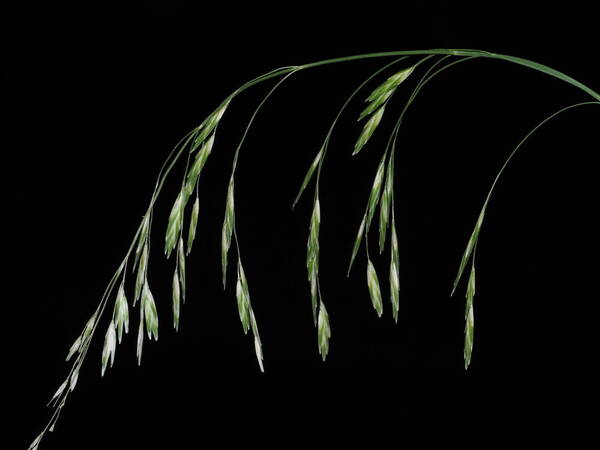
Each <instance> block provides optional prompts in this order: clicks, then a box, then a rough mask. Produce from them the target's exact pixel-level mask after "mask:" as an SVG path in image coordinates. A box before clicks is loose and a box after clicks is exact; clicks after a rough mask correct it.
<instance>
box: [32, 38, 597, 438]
mask: <svg viewBox="0 0 600 450" xmlns="http://www.w3.org/2000/svg"><path fill="white" fill-rule="evenodd" d="M384 57H391V58H395V59H394V60H393V61H392V62H390V63H388V64H386V65H384V66H383V67H381V68H379V69H378V70H377V71H376V72H374V73H373V74H372V75H371V76H369V77H368V78H367V79H366V80H365V81H363V82H362V84H360V85H359V86H358V88H356V90H354V92H353V93H352V94H351V95H350V96H349V97H348V99H347V100H346V101H345V103H344V104H343V106H342V107H341V108H340V109H339V111H338V113H337V115H336V116H335V119H334V120H333V122H332V124H331V126H330V127H329V129H328V131H327V133H326V135H325V139H324V141H323V142H322V144H321V145H319V146H315V148H318V151H317V153H316V155H315V156H314V157H313V158H312V159H311V162H310V165H309V168H308V171H307V173H306V175H305V177H304V179H303V181H302V183H301V186H300V189H299V192H298V195H297V196H296V198H295V200H294V202H293V206H295V205H296V204H297V203H298V201H299V200H300V198H301V196H302V194H303V193H304V192H305V190H306V189H307V187H308V186H309V184H310V183H311V181H313V180H314V181H315V183H314V184H315V189H314V197H313V202H312V210H311V215H310V220H309V227H308V239H307V253H306V269H307V278H308V284H309V295H310V299H311V311H312V316H313V322H314V325H315V327H316V330H317V348H318V352H319V354H320V355H321V358H322V359H323V360H325V359H326V357H327V355H328V353H329V352H330V338H331V326H330V316H329V313H328V311H327V309H326V307H325V302H324V299H323V295H322V292H321V285H320V282H319V277H320V271H319V259H320V252H321V242H320V228H321V218H322V211H321V203H320V200H319V187H320V183H319V182H320V177H321V173H322V169H323V164H324V161H325V159H326V155H327V151H328V148H329V145H330V142H331V138H332V132H333V130H334V127H335V126H336V124H337V122H338V121H339V120H340V117H341V116H342V113H343V112H344V111H345V110H346V109H347V107H348V105H349V104H350V103H351V101H352V100H353V99H354V98H355V96H356V95H358V93H360V92H362V90H363V89H364V88H365V87H367V86H368V85H369V84H370V83H371V81H373V80H374V79H375V78H377V77H379V76H380V75H382V74H384V75H385V79H383V81H380V83H379V84H378V85H377V86H375V87H374V88H373V89H372V90H371V91H370V93H369V95H368V96H367V97H366V100H365V102H366V105H364V106H363V107H362V110H361V112H360V114H359V116H358V120H359V121H363V120H364V121H365V122H364V125H362V129H361V130H360V133H359V135H358V138H357V140H356V143H355V145H354V148H353V149H352V152H351V153H352V154H353V155H357V154H359V153H361V152H362V150H363V148H364V147H365V146H366V145H367V143H369V141H370V140H371V138H372V136H373V135H374V133H375V132H376V131H377V129H378V127H379V125H380V124H381V123H382V121H383V120H384V119H385V117H386V116H389V115H390V114H393V113H392V112H391V111H393V108H392V104H391V102H392V100H393V98H394V97H395V96H396V95H397V94H398V95H399V94H401V93H402V92H403V91H404V87H405V86H406V85H408V84H409V83H411V81H412V80H413V79H415V75H416V73H417V72H419V71H420V66H421V65H423V67H426V69H425V71H424V73H423V74H422V75H421V77H420V78H418V81H417V82H416V83H415V85H414V87H413V89H412V91H411V93H410V95H409V96H408V99H407V100H406V102H405V105H404V107H403V109H402V110H401V112H400V114H399V115H398V117H397V120H396V123H395V126H394V127H393V130H392V132H391V133H390V136H389V138H388V141H387V145H386V146H385V148H384V149H383V153H382V155H381V156H380V157H379V163H378V165H377V169H376V171H375V173H374V174H373V183H372V185H371V190H370V192H369V195H368V198H367V199H366V200H367V201H366V205H365V210H364V214H363V215H362V219H361V221H360V224H359V226H358V232H357V234H356V238H355V240H354V245H353V246H352V249H351V252H350V263H349V266H348V275H349V274H350V270H351V268H352V266H353V264H354V263H355V261H356V258H357V256H358V252H359V249H360V247H361V245H362V243H363V242H364V244H365V253H366V274H367V280H366V281H367V282H366V285H367V290H368V294H369V297H370V299H371V304H372V306H373V308H374V309H375V312H376V314H377V315H378V316H382V315H383V312H384V302H383V296H382V289H381V288H382V286H381V284H380V277H379V276H378V274H377V270H376V264H375V263H376V262H377V261H375V258H372V257H371V256H370V254H369V242H368V236H369V231H370V228H371V224H372V222H373V219H374V218H375V217H376V215H377V213H378V211H377V208H379V214H378V219H379V226H378V234H379V237H378V247H379V253H380V254H382V253H384V252H385V249H386V243H389V245H388V247H389V250H390V256H389V277H388V281H389V299H390V303H391V308H392V317H393V318H394V320H395V321H396V322H397V321H398V316H399V314H400V252H399V241H398V233H397V229H396V215H397V213H396V210H395V199H394V166H395V155H396V149H397V142H398V137H399V130H400V125H401V123H402V121H403V118H404V116H405V114H406V112H407V110H408V107H409V106H410V105H411V104H412V102H413V101H414V100H415V98H416V97H417V95H418V93H419V92H420V91H421V90H422V88H423V87H424V86H425V85H426V84H427V83H428V82H429V81H431V80H432V79H433V78H434V77H436V76H437V75H438V74H440V73H441V72H442V71H444V70H446V69H448V68H450V67H452V66H454V65H455V64H458V63H461V62H463V61H468V60H473V59H478V58H491V59H497V60H501V61H505V62H509V63H512V64H516V65H518V66H523V67H527V68H529V69H533V70H536V71H538V72H541V73H544V74H546V75H549V76H551V77H554V78H556V79H558V80H560V81H562V82H565V83H567V84H570V85H572V86H574V87H576V88H578V89H580V90H581V91H582V92H584V93H585V94H586V95H588V96H591V97H592V99H593V100H591V101H584V102H580V103H576V104H573V105H569V106H567V107H564V108H562V109H560V110H559V111H557V112H555V113H553V114H552V115H550V116H549V117H547V118H546V119H544V120H543V121H541V122H540V123H539V124H538V125H537V126H536V127H534V128H533V129H532V130H531V131H530V132H529V133H528V134H527V135H526V136H525V137H524V138H523V139H522V140H521V141H520V142H519V144H518V145H517V146H516V147H515V148H514V149H513V150H512V152H511V153H510V154H509V156H508V158H507V159H506V161H505V163H504V164H503V166H502V167H501V168H500V170H499V172H498V173H497V175H496V177H495V179H494V181H493V183H492V185H491V188H490V190H489V192H488V194H487V196H486V198H485V201H484V203H483V207H482V209H481V211H480V213H479V216H478V218H477V221H476V223H475V226H474V229H473V231H472V233H471V235H470V237H469V239H468V241H467V245H466V248H465V250H464V252H463V255H462V258H461V260H460V263H459V267H458V273H457V275H456V277H455V280H454V284H453V287H452V293H451V295H452V294H454V292H455V291H456V289H457V287H458V285H459V283H460V281H461V279H462V278H463V275H464V272H465V270H466V269H467V267H469V264H470V273H469V277H468V280H467V286H466V293H465V297H466V302H465V327H464V334H465V339H464V351H463V353H464V367H465V369H467V368H468V367H469V365H470V363H471V361H472V358H473V348H474V346H473V344H474V337H475V336H474V330H475V327H474V322H475V321H474V311H475V309H474V298H475V256H476V251H477V247H478V244H479V238H480V235H481V230H482V226H483V222H484V218H485V213H486V210H487V208H488V207H489V202H490V198H491V195H492V192H493V190H494V188H495V186H496V184H497V182H498V180H499V178H500V176H501V174H502V173H503V171H504V169H505V168H506V166H507V164H508V163H509V162H510V161H511V159H512V158H513V156H514V155H515V154H516V152H517V151H518V149H519V148H520V147H521V146H522V145H523V143H524V142H525V141H526V140H527V139H528V138H529V137H530V136H531V135H532V134H533V133H534V132H535V131H537V130H538V129H539V128H540V127H541V126H542V125H544V124H545V123H547V122H548V121H549V120H551V119H553V118H555V117H556V116H558V115H559V114H562V113H564V112H566V111H569V110H571V109H573V108H577V107H581V106H584V105H600V94H598V93H597V92H596V91H594V90H593V89H591V88H589V87H588V86H585V85H584V84H582V83H580V82H579V81H577V80H574V79H573V78H571V77H569V76H568V75H565V74H564V73H562V72H559V71H557V70H555V69H552V68H550V67H548V66H545V65H543V64H539V63H537V62H534V61H530V60H527V59H523V58H519V57H514V56H508V55H501V54H497V53H492V52H486V51H482V50H465V49H432V50H409V51H394V52H383V53H370V54H363V55H355V56H348V57H342V58H335V59H329V60H323V61H318V62H314V63H310V64H305V65H302V66H286V67H282V68H279V69H275V70H272V71H270V72H267V73H265V74H264V75H261V76H258V77H256V78H254V79H253V80H250V81H248V82H247V83H244V84H243V85H241V86H240V87H239V88H238V89H236V90H235V91H234V92H233V93H232V94H231V95H229V96H228V97H226V98H225V100H224V101H223V102H221V103H220V104H219V105H218V106H217V107H216V108H215V110H214V111H212V112H211V113H210V114H208V116H207V117H206V119H205V120H204V121H203V122H202V123H201V124H200V125H198V126H197V127H195V128H194V129H192V130H191V131H190V132H189V133H187V134H186V135H185V136H184V137H183V138H182V139H181V140H180V141H179V142H178V143H177V144H176V145H175V147H174V148H173V150H172V151H171V153H170V154H169V155H168V157H167V159H166V161H165V163H164V164H163V166H162V167H161V169H160V171H159V174H158V178H157V181H156V184H155V186H154V190H153V192H152V196H151V199H150V203H149V205H148V207H147V208H146V210H145V213H144V214H143V216H142V219H141V222H140V224H139V226H138V228H137V230H136V232H135V235H134V236H133V239H132V242H131V244H130V246H129V248H128V249H127V251H126V253H125V256H124V258H123V260H122V261H121V262H120V264H119V266H118V268H117V270H116V271H115V273H114V274H113V276H112V277H111V279H110V281H109V283H108V285H107V287H106V289H105V291H104V293H103V295H102V296H101V298H100V301H99V303H98V305H97V307H96V309H95V310H94V311H93V312H92V314H91V316H90V317H89V319H88V320H87V321H86V323H85V325H84V327H83V329H82V331H81V333H80V334H79V335H78V336H77V337H76V338H75V340H74V342H73V343H72V344H71V346H70V347H69V349H68V351H67V356H66V360H67V361H68V362H70V363H71V368H70V370H69V372H68V374H67V376H66V378H65V379H64V380H63V381H62V383H61V384H60V385H59V387H58V389H57V390H56V392H55V393H54V395H53V396H52V397H51V399H50V402H49V405H52V407H53V408H54V411H53V414H52V416H51V418H50V420H49V421H48V423H47V424H46V426H45V427H44V428H43V429H42V431H41V432H40V433H39V434H38V436H36V438H35V439H34V440H33V442H32V443H31V445H30V446H29V450H37V449H38V446H39V444H40V442H41V441H42V439H43V437H44V435H45V433H47V432H51V431H53V429H54V426H55V424H56V422H57V420H58V418H59V416H60V413H61V411H62V409H63V408H64V406H65V402H66V400H67V398H68V396H69V395H70V393H71V392H73V390H74V389H75V388H76V386H77V382H78V379H79V373H80V370H81V367H82V364H83V362H84V360H85V357H86V355H87V352H88V349H89V347H90V344H91V342H92V340H93V337H94V335H95V333H96V330H97V329H98V327H99V326H101V327H102V328H103V329H104V330H105V331H104V345H103V347H102V354H101V356H100V372H101V375H102V376H104V375H105V374H106V372H107V370H108V369H109V368H110V367H112V366H113V364H114V361H115V358H116V351H117V346H118V345H119V344H121V342H122V341H123V339H124V336H125V335H126V334H127V333H128V332H129V328H130V318H131V317H132V316H131V313H132V312H133V310H134V309H135V308H136V306H137V307H138V308H139V311H138V313H139V321H138V334H137V352H136V354H137V360H138V363H141V358H142V350H143V345H144V342H145V340H146V339H148V340H151V339H155V340H158V329H159V317H158V312H157V307H156V302H157V301H162V299H160V298H159V299H155V298H154V295H153V293H152V291H151V289H150V281H149V276H148V274H149V267H150V256H151V255H152V252H151V236H152V220H153V214H154V206H155V204H156V201H157V200H158V198H159V195H160V193H161V191H162V188H163V186H164V184H165V182H166V180H167V178H168V176H169V174H170V173H171V171H172V169H173V168H174V167H175V166H176V164H177V163H178V162H179V160H180V159H181V156H182V155H185V156H186V165H185V172H184V176H183V179H182V180H181V187H180V190H179V192H178V194H177V196H176V198H175V200H174V202H173V205H172V207H171V211H170V214H169V216H168V221H167V230H166V233H165V237H164V252H165V255H166V256H167V258H170V256H171V255H173V254H174V255H175V258H174V264H175V267H174V271H173V278H172V314H173V317H172V319H173V327H174V329H175V330H178V329H179V326H180V318H181V308H182V304H183V303H184V302H185V298H186V257H187V256H188V255H189V254H190V252H191V250H192V246H193V243H194V240H195V239H196V231H197V225H198V221H199V219H200V199H199V180H200V177H201V174H202V172H203V170H205V166H206V164H207V161H208V158H209V156H210V155H211V153H212V151H213V149H214V147H215V145H216V144H215V138H216V135H217V130H218V126H219V123H220V121H221V120H222V119H223V117H224V116H225V113H226V111H227V109H228V108H229V106H230V104H231V102H232V101H233V100H234V99H235V97H236V96H237V95H239V94H240V93H242V92H243V91H245V90H247V89H249V88H251V87H252V86H255V85H257V84H260V83H264V82H267V81H269V80H272V79H275V78H280V79H279V81H278V82H277V83H276V84H275V86H274V87H273V88H272V89H271V90H270V91H269V92H268V94H267V95H266V96H265V97H264V98H263V99H262V101H261V102H260V103H259V105H258V106H257V108H256V109H255V111H254V113H253V114H252V116H251V118H250V120H249V122H248V124H247V126H246V129H245V131H244V134H243V136H242V138H241V140H240V143H239V145H238V147H237V148H236V150H235V154H234V157H233V164H232V170H231V174H230V177H229V183H228V187H227V194H226V198H225V211H224V220H223V228H222V235H221V269H222V277H223V287H224V288H226V286H227V271H228V259H229V256H230V255H229V253H231V252H232V249H235V255H234V257H235V261H236V263H235V267H236V275H237V277H236V278H237V280H236V286H235V298H236V300H237V309H238V314H239V318H240V322H241V324H242V331H243V332H244V334H248V332H249V331H251V333H252V337H253V342H254V351H255V353H256V358H257V361H258V365H259V368H260V370H261V371H264V363H263V360H264V355H263V344H262V341H261V339H260V334H259V330H258V324H257V319H256V312H255V310H254V308H253V305H252V302H251V299H250V290H249V285H248V280H247V277H246V273H245V270H244V267H243V264H242V257H241V251H240V249H241V246H240V239H239V237H238V231H237V225H238V223H237V221H236V216H235V174H236V168H237V163H238V158H239V154H240V149H241V147H242V144H243V143H244V140H245V138H246V135H247V134H248V131H249V129H250V127H251V125H252V124H253V122H254V119H255V118H256V116H257V113H258V112H259V110H260V109H261V107H262V106H263V104H264V103H265V102H266V101H267V100H268V99H269V97H270V96H271V95H272V94H273V93H274V92H275V90H276V89H277V88H278V87H279V86H280V85H281V84H282V83H283V82H284V81H285V80H286V79H287V78H288V77H289V76H291V75H292V74H294V73H296V72H298V71H301V70H307V69H311V68H317V67H321V66H325V65H330V64H337V63H344V62H350V61H358V60H369V59H375V58H384ZM414 57H420V59H418V60H417V61H413V58H414ZM405 60H408V63H407V61H405ZM401 63H402V67H401V68H396V69H394V71H393V72H392V73H389V72H391V71H390V69H391V67H392V66H394V65H399V64H401ZM427 65H429V67H427ZM360 157H363V154H362V153H361V156H360ZM192 197H194V201H193V203H192V206H191V211H190V213H189V219H188V220H187V222H186V209H190V208H189V204H190V199H191V198H192ZM186 225H187V232H186ZM388 230H389V239H388V237H387V236H388ZM233 244H235V245H233ZM324 248H325V249H326V247H324ZM128 265H131V272H130V273H131V274H132V280H131V281H128V280H127V279H126V275H127V274H128V270H127V267H128ZM128 297H129V298H130V299H132V303H131V305H130V302H129V300H128ZM138 303H139V305H138ZM107 308H109V310H110V309H112V314H110V317H106V315H105V312H106V310H107ZM104 327H106V328H104Z"/></svg>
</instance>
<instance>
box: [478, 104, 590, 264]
mask: <svg viewBox="0 0 600 450" xmlns="http://www.w3.org/2000/svg"><path fill="white" fill-rule="evenodd" d="M586 105H600V102H581V103H575V104H574V105H569V106H566V107H564V108H562V109H559V110H558V111H556V112H555V113H553V114H551V115H550V116H548V117H546V118H545V119H544V120H542V121H541V122H540V123H538V124H537V125H536V126H535V127H534V128H533V129H532V130H531V131H529V133H527V134H526V135H525V137H524V138H523V139H521V141H520V142H519V143H518V144H517V146H516V147H515V148H514V149H513V151H512V152H510V154H509V155H508V158H506V161H504V164H502V167H501V168H500V170H499V171H498V173H497V174H496V177H495V178H494V181H493V183H492V186H491V187H490V190H489V191H488V193H487V196H486V198H485V202H483V207H482V208H481V213H483V212H484V211H485V209H486V208H487V205H488V203H489V201H490V198H491V197H492V193H493V192H494V188H495V187H496V184H497V183H498V180H499V179H500V176H501V175H502V173H503V172H504V169H506V166H508V163H509V162H510V161H511V160H512V158H513V157H514V156H515V154H516V153H517V151H518V150H519V149H520V148H521V147H522V145H523V144H524V143H525V141H527V140H528V139H529V138H530V137H531V135H532V134H534V133H535V132H536V131H537V130H538V129H539V128H540V127H542V126H543V125H544V124H546V123H547V122H549V121H550V120H552V119H554V118H555V117H556V116H558V115H560V114H562V113H564V112H566V111H569V110H571V109H573V108H577V107H580V106H586ZM478 243H479V235H478V236H477V239H476V240H475V243H474V245H473V259H475V252H476V251H477V244H478Z"/></svg>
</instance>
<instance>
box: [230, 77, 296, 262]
mask: <svg viewBox="0 0 600 450" xmlns="http://www.w3.org/2000/svg"><path fill="white" fill-rule="evenodd" d="M295 71H296V70H295V69H294V71H292V72H289V73H288V74H287V75H286V76H284V77H283V78H282V79H281V80H279V81H278V82H277V84H276V85H275V86H273V87H272V88H271V90H270V91H269V92H268V93H267V95H266V96H265V97H264V98H263V99H262V101H261V102H260V103H259V104H258V106H257V107H256V109H255V110H254V113H253V114H252V117H250V120H249V121H248V125H246V129H245V130H244V134H243V135H242V138H241V140H240V143H239V144H238V146H237V148H236V149H235V155H234V156H233V165H232V168H231V178H233V177H234V176H235V170H236V168H237V161H238V157H239V155H240V150H241V148H242V145H243V144H244V141H245V140H246V136H247V135H248V131H249V130H250V127H251V126H252V123H253V122H254V119H255V118H256V115H257V114H258V112H259V111H260V110H261V108H262V106H263V105H264V104H265V103H266V102H267V100H268V99H269V97H271V95H272V94H273V93H274V92H275V91H276V90H277V88H278V87H279V86H281V84H282V83H283V82H284V81H285V80H287V79H288V78H289V77H290V76H292V74H293V73H294V72H295ZM233 236H234V239H235V246H236V249H237V253H238V257H240V258H241V253H240V244H239V240H238V234H237V220H234V221H233Z"/></svg>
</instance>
